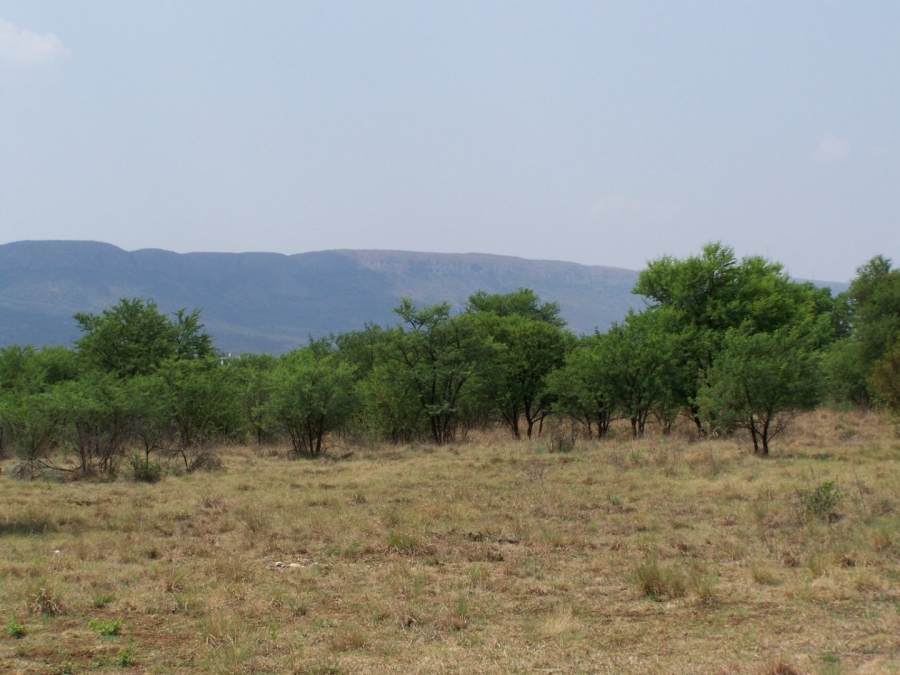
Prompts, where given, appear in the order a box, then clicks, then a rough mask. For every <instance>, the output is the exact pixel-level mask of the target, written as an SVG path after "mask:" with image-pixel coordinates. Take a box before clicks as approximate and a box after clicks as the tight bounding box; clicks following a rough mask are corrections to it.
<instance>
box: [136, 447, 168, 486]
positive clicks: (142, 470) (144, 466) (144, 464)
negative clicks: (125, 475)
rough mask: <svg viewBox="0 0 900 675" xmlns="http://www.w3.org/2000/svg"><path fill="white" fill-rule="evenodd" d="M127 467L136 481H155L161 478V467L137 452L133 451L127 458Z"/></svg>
mask: <svg viewBox="0 0 900 675" xmlns="http://www.w3.org/2000/svg"><path fill="white" fill-rule="evenodd" d="M128 469H129V471H130V472H131V477H132V479H133V480H134V481H135V482H136V483H156V482H157V481H158V480H159V479H160V478H162V467H160V465H159V464H157V463H156V462H151V461H150V460H149V459H148V458H145V457H141V456H140V455H139V454H138V453H133V454H132V455H131V457H129V458H128Z"/></svg>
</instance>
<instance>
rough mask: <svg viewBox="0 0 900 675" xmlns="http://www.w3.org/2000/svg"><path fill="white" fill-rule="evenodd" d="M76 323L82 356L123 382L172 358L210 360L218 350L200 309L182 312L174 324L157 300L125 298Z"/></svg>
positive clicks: (79, 316) (78, 317)
mask: <svg viewBox="0 0 900 675" xmlns="http://www.w3.org/2000/svg"><path fill="white" fill-rule="evenodd" d="M75 320H76V321H77V322H78V325H79V328H80V330H81V332H82V337H81V338H80V339H79V340H78V341H77V343H76V344H77V347H78V352H79V354H80V355H81V356H82V357H83V358H84V360H85V361H86V362H87V363H88V364H90V366H92V367H95V368H97V369H99V370H101V371H103V372H108V373H113V374H114V375H115V376H117V377H121V378H128V377H134V376H136V375H147V374H149V373H152V372H153V371H155V370H156V369H157V368H159V367H160V366H161V365H162V364H163V363H164V362H166V361H168V360H170V359H197V358H204V357H207V356H209V355H211V354H212V351H213V349H212V338H211V337H210V336H209V335H208V334H207V333H205V332H204V331H203V324H201V323H200V311H199V310H195V311H193V312H191V313H187V312H186V311H185V310H179V311H178V312H176V313H175V319H174V321H173V320H170V319H169V318H168V317H166V316H165V315H164V314H162V313H161V312H160V311H159V308H158V307H157V306H156V303H155V302H153V301H152V300H147V301H145V300H142V299H140V298H135V299H133V300H129V299H127V298H123V299H122V300H120V301H119V302H118V304H116V305H114V306H112V307H109V308H107V309H104V310H103V312H102V313H100V314H89V313H86V312H79V313H78V314H76V315H75Z"/></svg>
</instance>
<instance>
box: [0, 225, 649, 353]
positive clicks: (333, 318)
mask: <svg viewBox="0 0 900 675" xmlns="http://www.w3.org/2000/svg"><path fill="white" fill-rule="evenodd" d="M636 278H637V273H636V272H633V271H630V270H623V269H617V268H612V267H590V266H586V265H577V264H574V263H567V262H555V261H544V260H524V259H521V258H512V257H507V256H496V255H482V254H476V253H470V254H441V253H409V252H403V251H321V252H316V253H301V254H297V255H290V256H288V255H281V254H276V253H185V254H179V253H172V252H170V251H161V250H156V249H145V250H140V251H130V252H129V251H123V250H122V249H120V248H117V247H115V246H112V245H110V244H103V243H99V242H88V241H23V242H16V243H12V244H5V245H0V346H4V345H9V344H35V345H47V344H66V345H68V344H71V343H72V342H73V341H74V340H75V339H77V338H78V336H79V332H78V329H77V325H76V323H75V321H74V320H73V319H72V315H73V314H74V313H75V312H79V311H88V312H99V311H101V310H102V309H103V308H105V307H108V306H109V305H111V304H114V303H115V302H117V301H118V300H119V299H120V298H123V297H127V298H137V297H139V298H152V299H153V300H155V301H156V303H157V304H158V305H159V306H160V308H161V309H162V310H163V311H166V312H171V311H174V310H176V309H179V308H181V307H186V308H188V309H194V308H201V309H202V310H203V313H202V319H203V322H204V323H205V324H206V327H207V330H209V332H210V333H212V335H213V336H214V337H215V339H216V346H218V347H219V348H220V349H223V350H224V351H230V352H233V353H239V352H243V351H258V352H261V351H267V352H283V351H286V350H289V349H292V348H294V347H296V346H298V345H301V344H304V343H305V342H306V339H307V337H308V336H309V335H312V336H313V337H320V336H323V335H327V334H328V333H330V332H343V331H348V330H354V329H359V328H362V327H363V326H364V324H366V323H376V324H381V325H389V324H394V323H396V321H397V317H396V315H395V314H394V313H393V312H392V309H393V308H394V307H395V306H396V305H397V301H398V300H399V298H401V297H403V296H408V297H410V298H412V299H413V300H414V301H416V302H418V303H423V302H424V303H434V302H439V301H442V300H447V301H449V302H450V303H451V304H452V305H453V306H454V307H455V308H456V309H459V308H461V307H462V306H463V305H464V304H465V302H466V299H467V298H468V296H469V295H471V294H472V293H474V292H475V291H478V290H485V291H488V292H491V293H495V292H509V291H513V290H515V289H516V288H519V287H522V286H524V287H528V288H532V289H534V290H535V292H536V293H538V295H540V296H541V298H542V299H543V300H553V301H556V302H558V303H559V304H560V306H561V307H562V313H563V316H564V317H565V318H566V320H567V321H568V322H569V325H570V327H571V328H572V329H573V330H575V331H576V332H591V331H593V330H594V328H595V327H599V328H601V329H605V328H607V327H608V326H609V325H610V324H611V323H612V322H613V321H617V320H620V319H621V318H622V317H623V316H625V314H626V313H627V311H628V309H629V308H631V307H635V308H637V307H640V306H641V304H642V303H641V300H640V298H638V297H637V296H633V295H631V288H632V287H633V285H634V282H635V279H636Z"/></svg>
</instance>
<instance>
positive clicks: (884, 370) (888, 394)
mask: <svg viewBox="0 0 900 675" xmlns="http://www.w3.org/2000/svg"><path fill="white" fill-rule="evenodd" d="M868 383H869V387H870V389H871V390H872V394H873V396H874V397H875V401H876V402H877V403H878V404H879V405H881V406H882V407H884V408H886V409H887V410H888V412H890V414H892V415H894V416H895V417H896V418H898V419H900V342H895V343H893V344H891V345H890V346H889V347H888V349H887V351H886V352H885V354H884V356H883V357H882V358H881V360H879V361H878V362H877V363H876V364H875V366H874V368H873V369H872V373H871V375H869V381H868Z"/></svg>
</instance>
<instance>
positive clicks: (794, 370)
mask: <svg viewBox="0 0 900 675" xmlns="http://www.w3.org/2000/svg"><path fill="white" fill-rule="evenodd" d="M821 330H822V322H818V323H812V324H809V323H808V324H804V325H801V326H796V327H784V328H781V329H779V330H776V331H775V332H773V333H756V332H753V331H752V328H751V327H750V326H749V325H746V324H745V325H744V326H742V327H741V328H740V329H736V330H730V331H728V332H727V333H726V335H725V340H724V347H723V351H722V353H721V354H720V356H719V358H718V359H717V360H716V362H715V363H714V364H713V366H712V367H711V368H710V369H709V371H708V373H707V377H706V381H705V383H704V385H703V387H702V388H701V390H700V392H699V394H698V396H697V405H698V406H699V408H700V410H701V415H702V418H703V419H704V420H705V422H706V423H707V424H708V425H709V426H710V427H711V428H713V429H719V430H724V431H728V430H731V429H735V428H740V429H746V430H748V431H749V432H750V435H751V437H752V440H753V448H754V451H755V452H756V453H757V454H762V455H768V454H769V442H770V441H771V439H772V438H774V437H775V436H776V435H778V434H779V433H780V432H782V431H783V430H784V429H785V428H786V427H787V426H788V424H789V422H790V420H791V419H792V418H793V417H794V416H795V415H796V413H797V412H799V411H801V410H807V409H810V408H812V407H814V406H815V405H816V403H817V402H818V400H819V395H820V385H819V383H820V379H821V378H820V368H819V358H818V353H817V352H816V350H815V348H816V346H817V345H818V344H819V335H820V331H821Z"/></svg>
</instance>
